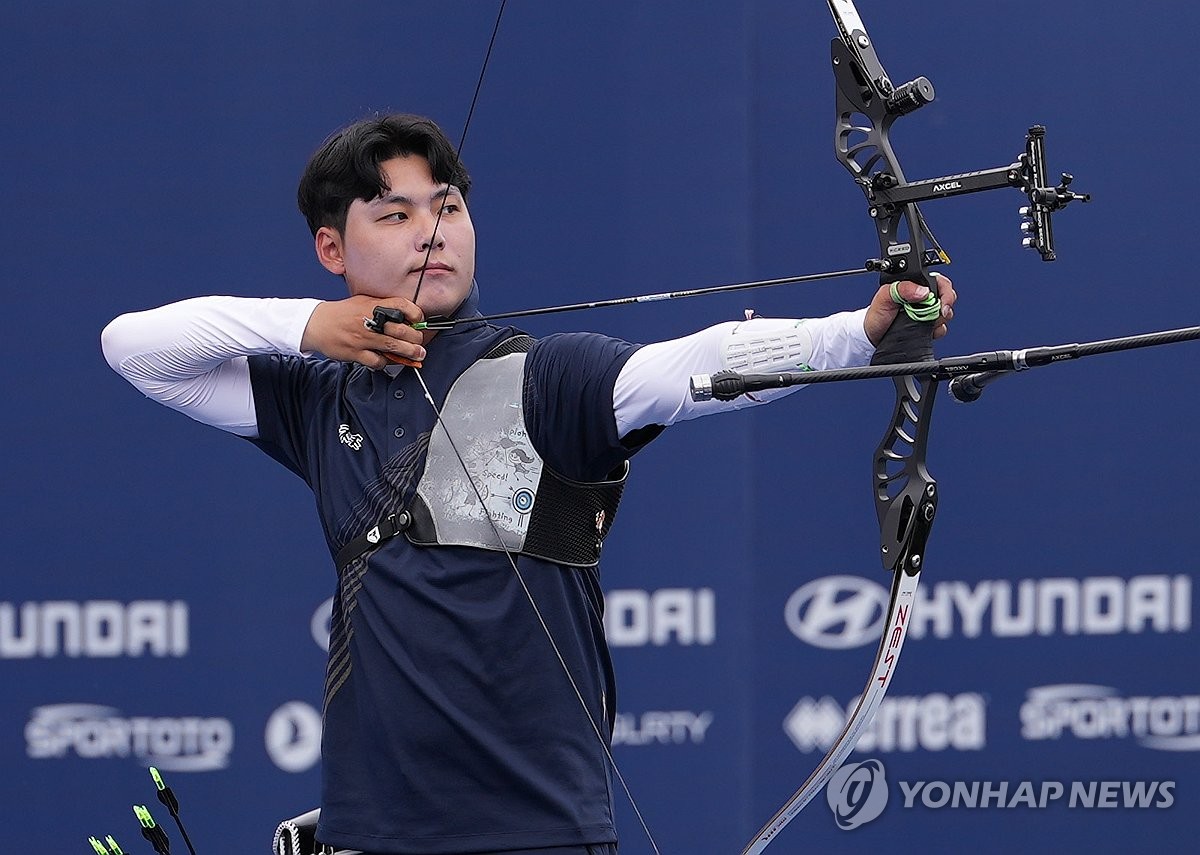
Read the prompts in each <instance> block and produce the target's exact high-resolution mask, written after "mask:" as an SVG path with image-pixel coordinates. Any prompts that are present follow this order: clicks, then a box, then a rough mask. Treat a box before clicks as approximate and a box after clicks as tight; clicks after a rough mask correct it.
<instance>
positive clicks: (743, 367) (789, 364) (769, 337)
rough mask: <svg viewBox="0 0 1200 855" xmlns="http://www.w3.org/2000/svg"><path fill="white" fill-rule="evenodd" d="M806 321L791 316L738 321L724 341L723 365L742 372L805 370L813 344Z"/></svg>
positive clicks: (763, 372)
mask: <svg viewBox="0 0 1200 855" xmlns="http://www.w3.org/2000/svg"><path fill="white" fill-rule="evenodd" d="M805 324H806V322H805V321H795V320H791V319H789V318H754V319H753V320H749V321H745V322H744V323H740V324H736V325H735V326H734V327H733V329H732V330H730V331H729V333H728V334H727V335H726V336H725V339H724V341H723V342H722V344H721V366H722V367H723V368H726V369H728V370H730V371H737V372H739V373H742V374H766V373H771V372H775V371H805V370H807V369H808V367H809V365H808V361H809V359H811V358H812V345H813V341H812V335H811V334H810V333H809V331H808V330H807V329H806V328H805Z"/></svg>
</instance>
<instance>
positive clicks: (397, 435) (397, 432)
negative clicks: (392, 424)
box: [392, 427, 404, 439]
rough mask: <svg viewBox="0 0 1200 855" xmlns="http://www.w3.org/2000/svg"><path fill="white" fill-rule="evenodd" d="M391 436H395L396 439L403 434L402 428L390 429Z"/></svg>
mask: <svg viewBox="0 0 1200 855" xmlns="http://www.w3.org/2000/svg"><path fill="white" fill-rule="evenodd" d="M392 436H394V437H396V439H399V438H400V437H402V436H404V428H402V427H400V428H396V429H395V430H394V431H392Z"/></svg>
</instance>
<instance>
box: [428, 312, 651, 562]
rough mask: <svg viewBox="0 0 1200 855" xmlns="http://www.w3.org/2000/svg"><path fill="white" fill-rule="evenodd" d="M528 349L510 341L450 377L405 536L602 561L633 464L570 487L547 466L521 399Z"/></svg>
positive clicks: (525, 343) (527, 343)
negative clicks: (608, 477)
mask: <svg viewBox="0 0 1200 855" xmlns="http://www.w3.org/2000/svg"><path fill="white" fill-rule="evenodd" d="M532 345H533V339H531V338H529V337H528V336H518V337H516V338H513V339H509V340H508V341H506V342H504V343H503V344H501V345H499V346H498V347H496V348H494V349H493V350H492V351H491V352H489V353H488V354H487V355H486V356H484V357H483V358H482V359H480V360H479V361H478V362H476V363H475V364H473V365H472V366H471V367H470V368H468V369H467V370H466V371H464V372H463V373H462V374H461V375H459V378H458V379H457V380H455V381H454V385H453V386H452V387H451V389H450V393H449V394H448V395H447V396H446V401H445V403H444V404H443V406H442V416H441V421H439V423H438V424H437V425H435V426H434V429H433V433H432V435H431V436H430V439H429V450H428V452H427V454H426V458H425V471H424V472H423V473H422V475H421V481H420V483H419V485H418V486H417V492H416V496H414V498H413V502H412V506H411V513H412V525H411V526H410V527H409V528H408V529H407V530H406V531H405V537H407V538H408V539H409V541H411V542H412V543H415V544H418V545H420V546H437V545H442V546H474V547H477V548H479V549H490V550H495V551H502V550H505V549H507V550H508V551H510V552H518V553H522V554H525V555H531V556H533V557H536V558H543V559H545V560H548V561H552V562H554V563H556V564H566V565H569V566H574V567H594V566H596V564H598V563H599V561H600V547H601V545H602V543H603V541H604V538H605V537H606V536H607V535H608V532H609V529H610V528H611V527H612V521H613V517H614V516H616V511H617V505H618V503H619V502H620V500H621V493H622V491H623V490H624V488H625V479H626V477H627V475H628V473H629V464H628V463H626V464H625V465H624V466H623V467H622V469H621V471H620V472H619V474H618V475H617V477H614V478H613V480H609V481H600V482H595V483H580V482H577V481H572V480H570V479H568V478H564V477H563V476H561V475H559V474H557V473H556V472H553V471H552V470H550V469H549V467H547V466H546V465H545V464H544V462H543V461H542V458H541V456H540V455H539V454H538V453H537V451H535V450H534V448H533V443H532V442H531V441H530V438H529V431H528V429H527V427H526V425H525V414H524V407H523V403H522V400H523V396H522V388H523V386H524V381H525V357H526V353H527V352H528V350H529V348H530V347H532ZM447 432H448V433H449V438H448V437H447ZM451 438H452V439H453V444H452V443H451V441H450V439H451ZM455 449H457V452H458V453H457V454H456V453H455ZM459 455H461V456H462V460H461V461H460V460H459ZM464 466H465V471H464ZM468 473H469V475H468ZM476 489H478V493H477V492H476ZM480 494H482V497H483V507H481V506H480ZM485 514H486V515H485ZM488 516H490V517H491V519H492V522H489V521H488ZM492 523H494V524H495V528H493V525H492ZM497 530H498V531H499V533H500V536H501V539H502V541H503V543H502V544H499V543H497V542H496V531H497Z"/></svg>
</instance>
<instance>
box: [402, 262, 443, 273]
mask: <svg viewBox="0 0 1200 855" xmlns="http://www.w3.org/2000/svg"><path fill="white" fill-rule="evenodd" d="M453 269H454V268H452V267H451V266H450V265H448V264H442V263H440V262H437V261H431V262H429V264H424V265H420V266H418V267H414V268H413V269H412V270H411V271H409V272H411V273H449V272H450V271H452V270H453Z"/></svg>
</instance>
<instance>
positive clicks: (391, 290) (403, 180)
mask: <svg viewBox="0 0 1200 855" xmlns="http://www.w3.org/2000/svg"><path fill="white" fill-rule="evenodd" d="M380 168H381V169H382V170H383V173H384V175H385V177H386V178H387V183H388V187H389V189H387V190H385V191H384V193H383V195H382V196H380V197H378V198H376V199H372V200H371V201H369V202H364V201H362V200H361V199H355V200H354V201H353V202H352V203H351V204H350V209H349V211H347V214H346V230H345V234H344V235H340V236H339V235H338V234H337V232H335V231H333V230H332V229H322V230H321V232H325V233H326V235H325V246H324V248H323V246H322V236H321V233H320V232H319V233H318V236H317V254H318V256H319V257H320V259H321V262H322V264H324V265H325V267H327V268H329V269H330V270H332V271H333V272H334V273H341V274H343V275H344V276H345V277H346V285H347V286H348V287H349V289H350V293H351V294H366V295H369V296H372V297H405V298H407V299H409V300H411V299H413V295H414V294H416V293H417V283H418V282H420V283H421V290H420V293H419V294H417V300H416V302H417V305H419V306H420V307H421V309H422V310H423V311H424V312H425V316H426V317H432V316H434V315H449V314H450V313H451V312H453V311H454V310H455V309H457V308H458V306H459V304H460V303H462V301H463V300H464V299H466V296H467V294H468V293H470V290H471V280H472V277H473V276H474V275H475V227H474V226H473V225H472V224H471V216H470V214H469V213H467V205H466V202H465V201H464V200H463V198H462V194H460V193H459V191H458V188H457V187H448V186H447V185H445V184H438V183H436V182H435V181H434V180H433V174H432V173H431V172H430V169H429V163H428V161H426V160H425V158H423V157H421V156H420V155H408V156H405V157H395V158H392V159H391V160H387V161H384V162H383V163H382V164H381V165H380ZM439 210H441V219H440V221H439V219H438V211H439ZM435 222H436V223H437V234H436V235H435V234H434V223H435ZM431 244H432V247H431ZM427 258H428V262H427V261H426V259H427ZM331 264H332V266H331ZM339 267H340V268H341V269H338V268H339ZM422 273H423V275H422Z"/></svg>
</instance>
